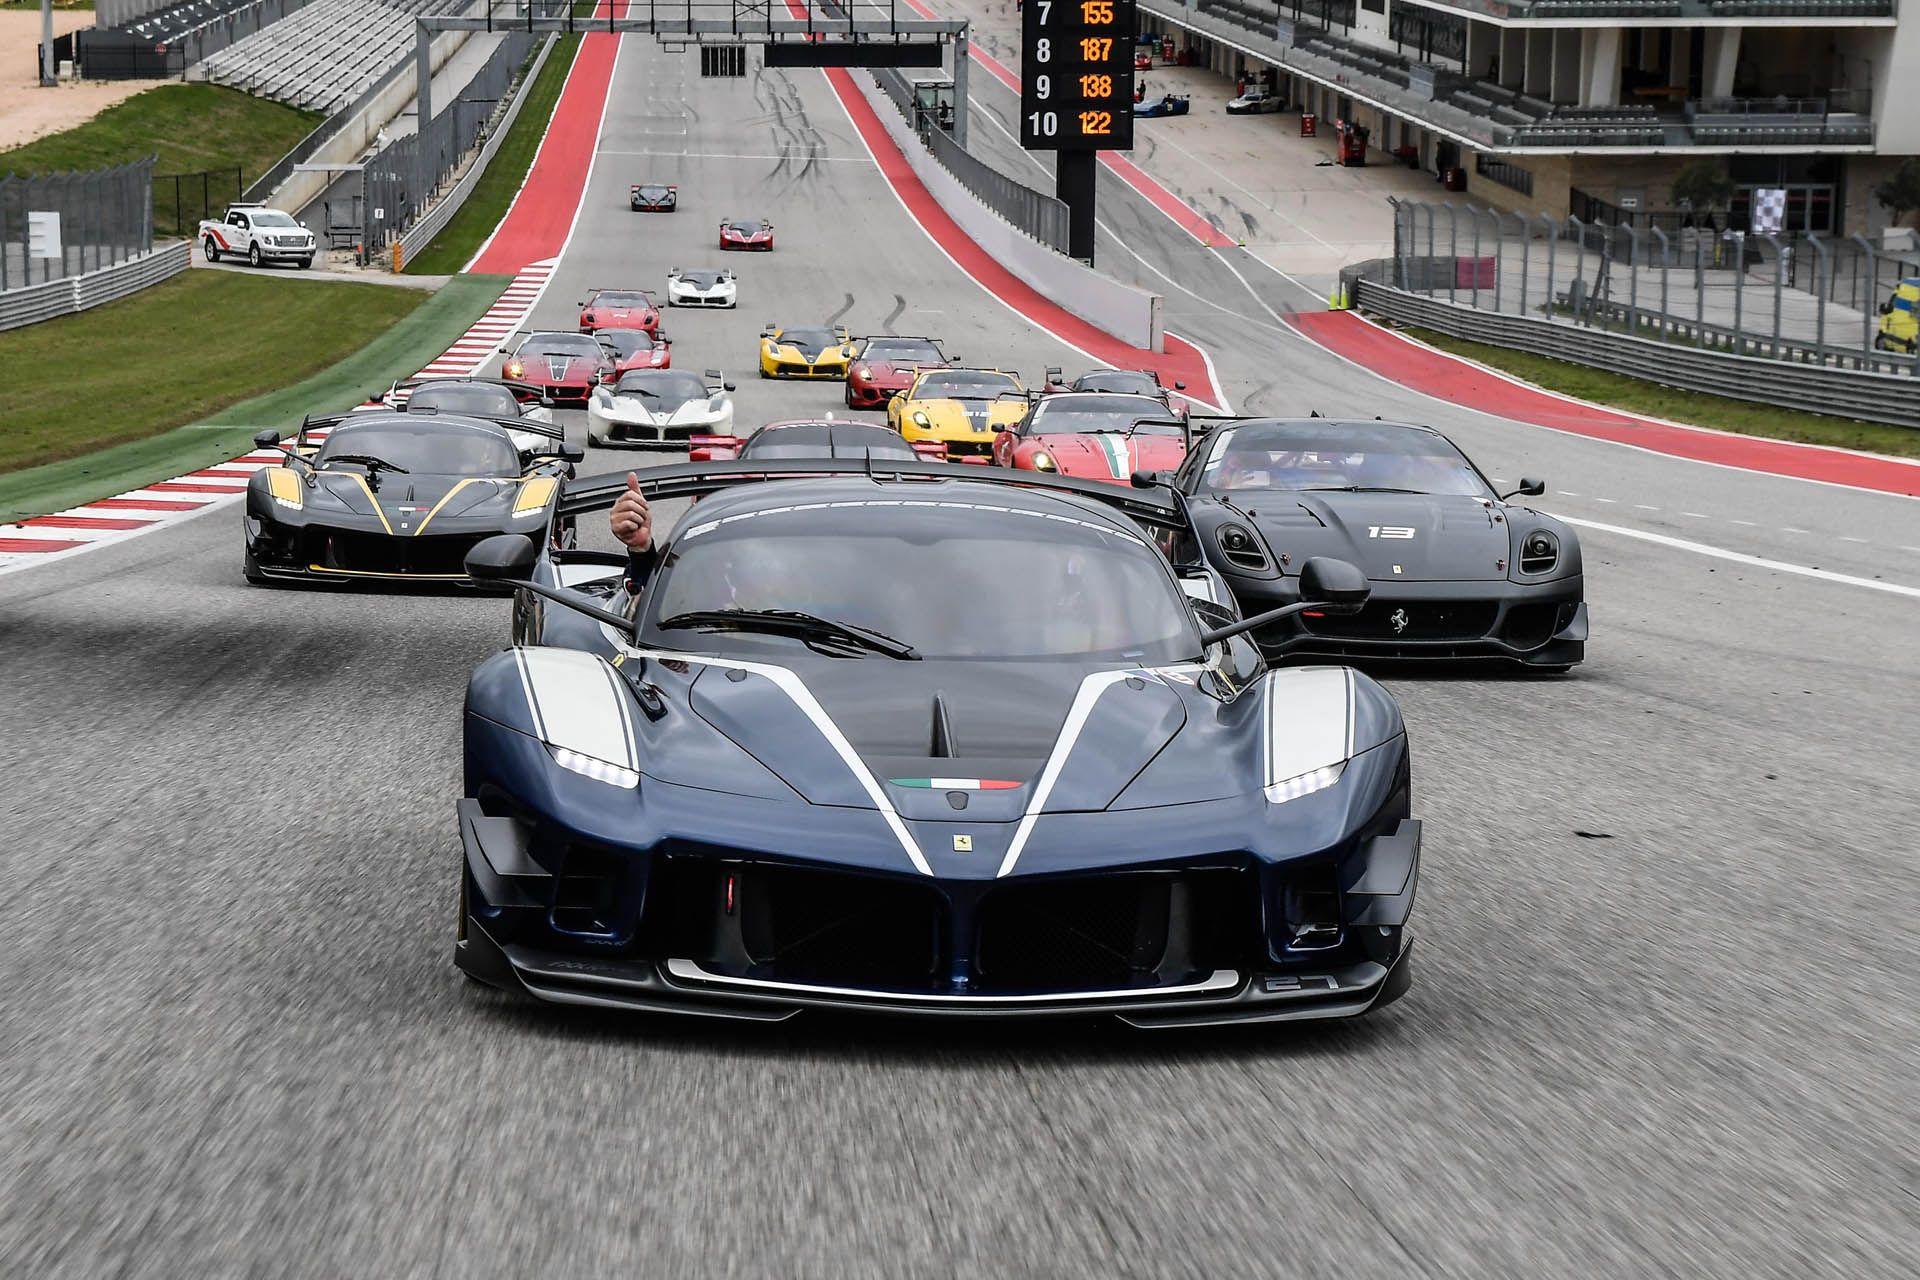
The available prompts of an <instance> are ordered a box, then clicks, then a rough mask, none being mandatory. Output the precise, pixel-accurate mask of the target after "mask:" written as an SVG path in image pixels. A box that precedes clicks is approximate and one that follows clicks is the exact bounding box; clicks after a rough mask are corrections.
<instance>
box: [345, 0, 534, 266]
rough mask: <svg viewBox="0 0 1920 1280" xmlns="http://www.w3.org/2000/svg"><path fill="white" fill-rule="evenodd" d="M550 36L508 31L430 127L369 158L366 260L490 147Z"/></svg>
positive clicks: (381, 250) (364, 229)
mask: <svg viewBox="0 0 1920 1280" xmlns="http://www.w3.org/2000/svg"><path fill="white" fill-rule="evenodd" d="M545 39H546V37H545V36H544V35H538V34H532V33H528V32H525V31H513V32H508V33H507V34H505V35H503V36H502V37H501V38H500V43H499V44H498V45H496V46H495V47H494V50H493V52H492V53H490V54H489V55H488V56H487V60H486V61H485V62H484V63H482V64H481V66H480V69H479V71H477V72H476V73H475V74H474V76H473V79H472V80H471V81H469V82H468V84H467V87H466V89H465V90H463V91H462V92H461V94H460V96H459V97H458V98H456V99H455V100H454V101H452V102H450V103H448V104H447V105H446V106H445V107H444V108H442V109H441V110H440V111H438V112H436V113H435V114H434V117H433V119H432V120H431V121H429V122H428V123H427V125H426V127H425V128H423V129H421V130H420V131H419V132H417V133H414V134H411V135H409V136H408V137H405V138H396V139H395V140H394V141H392V142H390V143H388V144H387V145H386V146H385V147H383V148H381V150H380V151H379V152H378V153H376V154H374V155H372V156H370V157H368V158H367V160H366V162H365V167H364V169H362V171H361V173H362V177H363V179H364V187H363V195H362V200H361V239H360V244H361V246H362V249H361V260H362V261H363V262H369V261H372V260H373V259H374V258H376V257H378V256H381V255H383V254H385V253H386V252H387V251H388V249H387V246H388V245H389V244H390V243H391V242H392V241H393V240H395V239H397V238H399V237H400V235H401V234H402V233H403V232H405V231H406V229H407V228H408V227H410V226H411V225H413V222H414V220H415V219H416V218H418V217H420V216H421V214H422V213H423V212H425V210H426V209H427V208H428V206H429V205H431V204H432V202H433V201H434V200H435V199H437V198H438V197H439V196H440V195H441V194H442V192H443V190H444V189H445V187H446V186H447V185H448V183H449V180H450V179H451V178H452V177H453V176H454V173H455V171H456V170H457V169H458V168H459V167H460V164H461V162H462V161H463V160H464V159H465V158H466V157H467V155H468V154H469V153H470V152H472V151H474V150H475V149H477V148H479V147H481V146H483V145H484V144H485V142H486V140H487V138H488V137H489V136H491V134H492V132H493V130H494V128H495V127H497V126H498V125H499V124H500V122H501V120H502V118H503V117H504V115H505V113H506V110H507V106H508V104H509V102H510V101H511V100H512V97H513V88H514V85H515V83H516V82H517V80H518V78H519V76H520V74H521V73H522V71H523V70H524V69H525V68H526V67H527V65H528V64H529V63H530V62H531V60H532V58H533V54H534V52H535V50H536V49H537V48H538V47H539V45H540V44H541V43H542V42H543V41H544V40H545ZM329 216H331V215H329Z"/></svg>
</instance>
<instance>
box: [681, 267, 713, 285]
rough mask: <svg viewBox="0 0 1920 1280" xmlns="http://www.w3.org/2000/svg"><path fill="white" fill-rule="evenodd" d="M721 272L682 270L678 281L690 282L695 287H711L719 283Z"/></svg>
mask: <svg viewBox="0 0 1920 1280" xmlns="http://www.w3.org/2000/svg"><path fill="white" fill-rule="evenodd" d="M721 274H722V273H721V272H718V271H682V272H681V273H680V283H682V284H690V285H692V286H693V287H694V288H696V289H711V288H713V286H715V285H716V284H719V283H720V276H721Z"/></svg>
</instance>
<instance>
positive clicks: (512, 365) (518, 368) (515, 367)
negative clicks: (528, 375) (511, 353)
mask: <svg viewBox="0 0 1920 1280" xmlns="http://www.w3.org/2000/svg"><path fill="white" fill-rule="evenodd" d="M525 372H526V368H525V366H524V365H522V364H521V363H520V362H519V361H518V360H514V361H510V362H509V363H508V365H507V376H508V377H509V378H518V377H519V376H520V375H521V374H522V373H525Z"/></svg>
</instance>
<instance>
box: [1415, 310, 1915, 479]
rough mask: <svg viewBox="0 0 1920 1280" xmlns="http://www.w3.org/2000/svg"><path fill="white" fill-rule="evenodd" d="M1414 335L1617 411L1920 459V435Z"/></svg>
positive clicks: (1424, 332) (1417, 332) (1428, 334)
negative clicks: (1702, 393) (1621, 410)
mask: <svg viewBox="0 0 1920 1280" xmlns="http://www.w3.org/2000/svg"><path fill="white" fill-rule="evenodd" d="M1405 332H1406V333H1407V335H1408V336H1410V337H1414V338H1418V339H1419V340H1420V341H1422V342H1425V343H1427V344H1429V345H1430V346H1435V347H1438V348H1440V349H1441V350H1442V351H1450V352H1452V353H1453V354H1455V355H1459V356H1465V357H1466V358H1467V359H1469V360H1478V361H1479V362H1480V363H1481V364H1485V365H1491V366H1492V367H1493V368H1495V369H1499V370H1500V371H1501V372H1503V373H1510V374H1512V375H1513V376H1514V377H1516V378H1519V379H1521V380H1523V381H1526V382H1531V383H1533V384H1534V385H1535V386H1538V387H1544V388H1546V389H1547V390H1549V391H1558V392H1560V393H1561V394H1562V395H1569V396H1576V397H1578V398H1579V399H1582V400H1592V401H1594V402H1595V403H1597V404H1605V405H1612V406H1613V407H1614V408H1616V409H1624V410H1626V411H1628V412H1630V413H1643V414H1647V415H1649V416H1652V417H1656V418H1667V419H1670V420H1672V421H1674V422H1686V423H1691V424H1692V425H1694V426H1698V427H1713V428H1715V429H1717V430H1720V431H1735V432H1738V433H1740V434H1741V435H1748V436H1765V437H1767V438H1769V439H1772V440H1797V441H1800V442H1801V443H1804V444H1824V445H1834V446H1837V447H1839V448H1843V449H1864V450H1867V451H1868V452H1871V453H1890V454H1898V455H1901V456H1905V457H1920V431H1913V430H1910V429H1909V428H1906V427H1895V426H1888V425H1885V424H1882V423H1875V422H1856V421H1854V420H1853V419H1851V418H1833V417H1827V416H1825V415H1823V414H1817V413H1797V412H1795V411H1793V410H1791V409H1778V408H1775V407H1773V406H1772V405H1765V404H1759V403H1756V402H1754V401H1748V400H1733V399H1729V398H1728V397H1726V396H1710V395H1701V394H1699V393H1697V392H1692V391H1679V390H1676V389H1674V388H1672V387H1666V386H1662V385H1660V384H1659V383H1657V382H1646V381H1644V380H1642V379H1639V378H1628V377H1623V376H1621V375H1619V374H1615V373H1606V372H1604V371H1602V370H1599V369H1590V368H1588V367H1587V366H1586V365H1580V364H1571V363H1569V362H1567V361H1565V360H1554V359H1550V358H1549V357H1546V356H1536V355H1530V354H1528V353H1526V352H1523V351H1511V350H1509V349H1507V348H1505V347H1493V346H1488V345H1486V344H1485V343H1480V342H1468V341H1466V340H1464V339H1461V338H1453V337H1449V336H1447V335H1446V334H1444V333H1435V332H1433V331H1432V330H1429V329H1418V328H1411V327H1410V328H1408V329H1406V330H1405Z"/></svg>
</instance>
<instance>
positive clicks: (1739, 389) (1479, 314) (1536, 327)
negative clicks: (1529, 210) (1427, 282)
mask: <svg viewBox="0 0 1920 1280" xmlns="http://www.w3.org/2000/svg"><path fill="white" fill-rule="evenodd" d="M1382 265H1383V266H1387V265H1391V264H1387V263H1384V261H1383V263H1382ZM1366 274H1367V273H1365V272H1358V273H1356V277H1355V278H1354V280H1353V300H1354V305H1355V306H1357V307H1359V308H1360V309H1361V310H1363V311H1367V312H1371V313H1372V314H1374V315H1378V316H1383V317H1385V318H1386V319H1389V320H1394V321H1397V322H1399V323H1400V324H1407V325H1414V326H1417V327H1419V328H1422V329H1431V330H1433V331H1434V332H1435V333H1444V334H1447V335H1448V336H1449V337H1454V338H1461V339H1464V340H1466V341H1469V342H1484V343H1487V344H1489V345H1491V346H1497V347H1507V348H1510V349H1512V350H1515V351H1525V352H1528V353H1529V354H1532V355H1537V356H1547V357H1550V358H1552V359H1555V360H1566V361H1569V362H1571V363H1574V364H1582V365H1586V366H1588V367H1590V368H1594V369H1602V370H1605V371H1606V372H1608V373H1616V374H1621V375H1623V376H1626V377H1630V378H1642V379H1645V380H1647V381H1650V382H1658V383H1660V384H1661V385H1663V386H1669V387H1677V388H1679V389H1680V390H1682V391H1698V392H1704V393H1706V394H1708V395H1717V396H1729V397H1731V398H1733V399H1736V400H1751V401H1756V402H1758V403H1761V404H1775V405H1780V406H1782V407H1784V408H1788V409H1797V410H1800V411H1802V412H1805V413H1826V414H1833V415H1836V416H1838V417H1843V418H1858V419H1862V420H1864V421H1867V422H1885V423H1890V424H1892V425H1894V426H1899V427H1920V380H1916V379H1914V378H1910V377H1902V376H1900V375H1898V374H1891V373H1871V372H1867V371H1864V370H1859V369H1841V368H1836V367H1834V366H1831V365H1823V364H1811V363H1799V362H1795V361H1791V360H1768V359H1763V358H1760V357H1757V356H1742V355H1734V354H1731V353H1729V352H1724V351H1710V350H1705V349H1702V348H1698V347H1687V346H1681V345H1678V344H1676V343H1672V342H1662V341H1659V340H1657V339H1653V338H1638V337H1634V336H1632V335H1630V334H1624V333H1609V332H1607V331H1606V330H1604V329H1575V328H1572V327H1570V326H1568V325H1565V324H1557V323H1555V322H1553V321H1551V320H1545V319H1536V318H1534V317H1532V316H1518V315H1503V314H1500V313H1498V312H1492V311H1480V310H1477V309H1475V308H1473V307H1470V306H1461V305H1458V304H1455V303H1448V302H1443V301H1441V300H1440V299H1438V298H1430V297H1424V296H1422V295H1420V294H1416V293H1409V292H1407V291H1405V290H1403V289H1396V288H1393V287H1392V286H1390V285H1386V284H1382V283H1380V282H1379V281H1377V280H1369V279H1367V278H1366Z"/></svg>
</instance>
